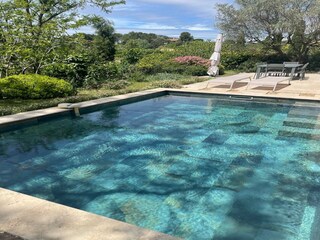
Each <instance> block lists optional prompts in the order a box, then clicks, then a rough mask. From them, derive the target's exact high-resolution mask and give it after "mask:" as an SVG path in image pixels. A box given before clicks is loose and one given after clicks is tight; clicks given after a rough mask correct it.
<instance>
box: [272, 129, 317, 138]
mask: <svg viewBox="0 0 320 240" xmlns="http://www.w3.org/2000/svg"><path fill="white" fill-rule="evenodd" d="M278 136H279V137H294V138H303V139H308V140H320V134H313V133H306V132H297V131H295V132H294V131H286V130H280V131H279V132H278Z"/></svg>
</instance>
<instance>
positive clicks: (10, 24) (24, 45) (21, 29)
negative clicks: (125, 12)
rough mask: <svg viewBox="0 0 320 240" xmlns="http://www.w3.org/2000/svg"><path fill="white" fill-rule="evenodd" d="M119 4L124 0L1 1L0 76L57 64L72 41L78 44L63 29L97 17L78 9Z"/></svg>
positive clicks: (65, 53) (69, 47) (82, 24)
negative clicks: (88, 6) (81, 12)
mask: <svg viewBox="0 0 320 240" xmlns="http://www.w3.org/2000/svg"><path fill="white" fill-rule="evenodd" d="M119 3H124V1H123V0H120V1H109V0H94V1H86V0H81V1H74V0H64V1H34V0H29V1H26V0H16V1H1V2H0V26H1V27H0V40H1V48H0V55H1V56H2V57H1V58H0V77H2V76H8V75H11V74H17V73H39V72H40V71H41V69H42V68H43V67H44V66H47V65H48V64H53V63H54V62H55V63H60V62H61V61H60V60H62V59H65V56H67V55H68V54H69V53H70V52H69V51H70V49H72V46H73V45H75V44H74V43H77V44H79V41H77V39H73V40H75V41H69V40H71V39H70V38H69V37H68V34H67V31H68V30H69V29H74V28H79V27H80V26H85V25H88V24H91V23H92V22H93V21H94V20H95V19H97V18H96V17H94V16H83V15H80V14H78V13H79V12H78V10H79V9H81V8H83V7H84V6H86V5H88V4H90V5H95V6H97V7H99V8H100V9H101V10H103V11H105V12H109V8H110V7H112V6H114V5H116V4H119ZM98 35H99V34H98ZM100 35H101V34H100ZM101 36H102V35H101ZM97 41H98V42H100V43H102V41H100V40H99V39H97ZM103 45H105V43H104V44H103ZM104 51H105V50H104Z"/></svg>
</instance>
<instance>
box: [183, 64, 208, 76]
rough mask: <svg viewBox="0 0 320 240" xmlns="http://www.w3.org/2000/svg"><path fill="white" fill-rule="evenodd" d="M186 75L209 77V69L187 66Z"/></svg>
mask: <svg viewBox="0 0 320 240" xmlns="http://www.w3.org/2000/svg"><path fill="white" fill-rule="evenodd" d="M185 68H186V69H185V71H184V72H185V74H186V75H191V76H204V75H208V74H207V71H208V67H204V66H196V65H191V66H185Z"/></svg>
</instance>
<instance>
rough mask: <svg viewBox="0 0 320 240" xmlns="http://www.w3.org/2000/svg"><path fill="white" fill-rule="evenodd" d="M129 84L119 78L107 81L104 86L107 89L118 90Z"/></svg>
mask: <svg viewBox="0 0 320 240" xmlns="http://www.w3.org/2000/svg"><path fill="white" fill-rule="evenodd" d="M129 85H130V83H129V82H128V81H126V80H119V81H115V82H109V83H107V84H106V85H105V86H106V88H107V89H111V90H120V89H124V88H126V87H127V86H129Z"/></svg>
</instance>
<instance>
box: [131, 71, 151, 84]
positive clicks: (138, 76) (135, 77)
mask: <svg viewBox="0 0 320 240" xmlns="http://www.w3.org/2000/svg"><path fill="white" fill-rule="evenodd" d="M127 79H128V80H129V81H132V82H145V81H147V80H146V75H145V74H143V73H142V72H140V71H137V70H136V71H133V72H131V73H130V74H128V77H127Z"/></svg>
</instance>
